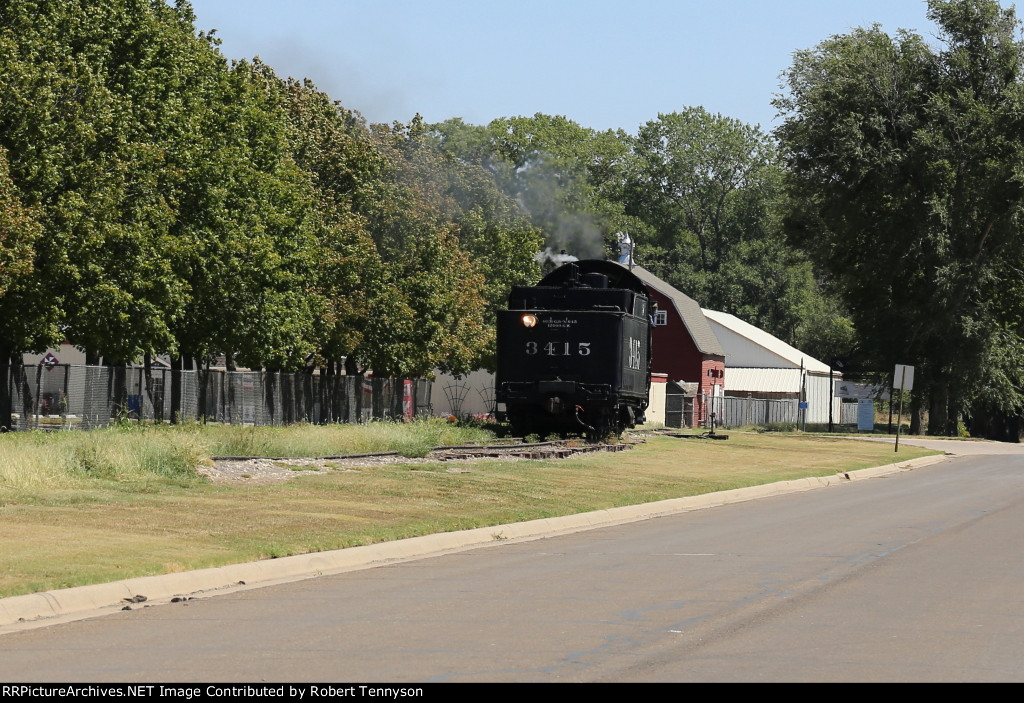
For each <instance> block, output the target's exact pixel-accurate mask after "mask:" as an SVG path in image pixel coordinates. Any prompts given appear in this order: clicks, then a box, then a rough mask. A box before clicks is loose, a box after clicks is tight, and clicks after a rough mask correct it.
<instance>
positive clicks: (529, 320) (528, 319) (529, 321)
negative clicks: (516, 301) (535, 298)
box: [522, 315, 537, 327]
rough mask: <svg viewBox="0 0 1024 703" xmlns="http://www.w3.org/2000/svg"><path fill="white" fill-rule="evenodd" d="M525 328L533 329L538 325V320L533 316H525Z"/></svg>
mask: <svg viewBox="0 0 1024 703" xmlns="http://www.w3.org/2000/svg"><path fill="white" fill-rule="evenodd" d="M522 319H523V327H533V326H534V325H536V324H537V318H536V317H534V316H533V315H523V318H522Z"/></svg>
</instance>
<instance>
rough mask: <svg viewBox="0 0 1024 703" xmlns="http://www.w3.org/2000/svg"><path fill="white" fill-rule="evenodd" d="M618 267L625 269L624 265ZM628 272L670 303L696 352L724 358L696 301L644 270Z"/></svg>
mask: <svg viewBox="0 0 1024 703" xmlns="http://www.w3.org/2000/svg"><path fill="white" fill-rule="evenodd" d="M619 265H620V266H623V267H624V268H626V266H625V265H624V264H619ZM630 270H631V271H632V272H633V275H635V276H636V277H637V278H639V279H640V280H641V281H643V282H644V284H645V285H646V286H647V287H648V288H650V289H651V290H654V291H657V292H658V293H661V294H662V295H664V296H665V297H666V298H668V299H669V300H671V301H672V304H673V306H675V309H676V312H677V313H679V317H680V319H682V321H683V325H685V326H686V331H687V332H689V333H690V337H691V338H692V339H693V343H694V344H695V345H696V347H697V351H699V352H701V353H702V354H713V355H715V356H725V349H723V348H722V345H721V343H720V342H719V341H718V337H716V336H715V333H714V332H713V331H712V330H711V325H710V324H708V320H707V318H706V317H704V312H703V311H702V310H701V309H700V305H698V304H697V301H696V300H694V299H693V298H691V297H690V296H688V295H686V294H685V293H683V292H682V291H680V290H677V289H675V288H673V287H672V286H670V285H669V284H668V283H666V282H665V281H663V280H661V279H660V278H658V277H657V276H655V275H654V274H653V273H651V272H650V271H648V270H647V269H645V268H642V267H640V266H637V265H636V264H634V265H633V268H632V269H630Z"/></svg>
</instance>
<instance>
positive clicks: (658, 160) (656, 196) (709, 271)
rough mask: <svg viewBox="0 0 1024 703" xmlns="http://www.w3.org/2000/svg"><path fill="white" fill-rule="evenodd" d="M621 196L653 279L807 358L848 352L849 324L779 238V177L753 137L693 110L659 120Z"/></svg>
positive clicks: (802, 258)
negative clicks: (638, 233) (637, 227)
mask: <svg viewBox="0 0 1024 703" xmlns="http://www.w3.org/2000/svg"><path fill="white" fill-rule="evenodd" d="M622 197H623V199H624V203H625V207H626V211H627V212H629V213H632V214H634V215H635V216H636V218H637V220H639V221H640V222H642V223H643V225H644V227H643V229H642V230H641V236H640V242H641V246H640V247H639V254H638V260H639V261H640V262H641V263H642V264H643V265H644V266H646V267H648V268H650V269H651V270H652V271H653V272H654V273H656V274H657V275H659V276H660V277H661V278H663V279H665V280H666V281H668V282H669V283H671V284H672V285H674V286H676V287H677V288H679V289H680V290H683V291H686V293H687V294H688V295H690V296H691V297H693V298H694V299H696V300H697V301H698V302H700V304H701V305H703V306H704V307H707V308H712V309H715V310H721V311H724V312H729V313H732V314H734V315H737V316H739V317H740V318H742V319H743V320H745V321H747V322H749V323H751V324H753V325H756V326H758V327H761V328H762V329H765V330H767V331H769V332H771V333H772V334H774V335H776V336H777V337H779V338H781V339H783V340H785V341H786V342H788V343H790V344H793V345H795V346H798V347H800V348H801V349H804V350H806V351H807V352H809V353H811V354H812V355H815V356H818V357H820V358H824V359H830V358H831V357H833V356H840V355H842V356H845V355H846V354H847V353H848V347H849V346H850V344H851V342H852V334H851V332H852V330H851V329H850V325H849V321H848V320H846V319H845V318H844V317H843V315H842V313H841V311H840V309H839V307H838V305H837V304H836V303H835V301H834V299H833V298H832V297H831V296H830V295H829V293H828V291H827V290H826V289H825V288H824V287H823V286H822V285H821V284H820V283H819V281H818V278H817V277H816V276H815V274H814V270H813V267H812V265H811V263H810V261H809V259H808V258H807V256H806V255H804V254H803V253H802V252H801V251H799V250H797V249H795V248H794V247H792V246H791V245H789V243H788V242H787V241H786V239H785V237H784V235H783V231H782V228H781V219H780V216H779V215H780V213H781V212H782V211H783V209H784V206H785V200H784V193H783V188H782V169H781V166H780V164H779V159H778V154H777V150H776V147H775V144H774V143H773V141H772V140H771V138H770V137H769V136H768V135H766V134H764V133H763V132H761V130H760V129H758V128H756V127H752V126H749V125H746V124H744V123H742V122H740V121H739V120H735V119H732V118H728V117H723V116H722V115H712V114H711V113H709V112H707V111H706V110H704V109H703V108H699V107H698V108H688V109H686V110H683V111H681V112H674V113H670V114H662V115H659V117H658V119H656V120H651V121H649V122H647V123H646V124H644V125H643V126H641V127H640V129H639V130H638V132H637V136H636V138H635V139H634V140H633V147H632V158H631V159H630V161H629V163H628V169H627V177H626V179H625V183H624V188H623V196H622Z"/></svg>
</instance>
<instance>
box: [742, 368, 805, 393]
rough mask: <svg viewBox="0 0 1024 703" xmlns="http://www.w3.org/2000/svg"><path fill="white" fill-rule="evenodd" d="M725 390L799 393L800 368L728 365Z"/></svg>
mask: <svg viewBox="0 0 1024 703" xmlns="http://www.w3.org/2000/svg"><path fill="white" fill-rule="evenodd" d="M725 390H726V392H731V391H748V392H751V393H755V392H756V393H799V392H800V369H778V368H775V369H762V368H744V367H732V366H727V367H726V369H725Z"/></svg>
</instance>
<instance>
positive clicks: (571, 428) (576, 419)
mask: <svg viewBox="0 0 1024 703" xmlns="http://www.w3.org/2000/svg"><path fill="white" fill-rule="evenodd" d="M649 305H650V300H649V298H648V296H647V291H646V288H645V287H644V285H643V283H642V282H641V281H640V280H639V279H638V278H637V277H636V276H634V275H633V274H632V273H630V272H629V270H628V269H627V268H625V267H624V266H621V265H619V264H616V263H614V262H609V261H597V260H590V261H580V262H575V263H570V264H566V265H564V266H562V267H560V268H558V269H556V270H555V271H553V272H552V273H550V274H549V275H548V276H546V277H545V278H543V279H542V280H541V281H540V283H538V285H536V286H515V287H513V288H512V291H511V293H510V295H509V305H508V310H504V311H501V312H499V313H498V326H497V333H498V340H497V341H498V364H497V374H496V378H495V385H496V397H497V401H498V410H499V413H500V414H503V415H504V417H503V418H502V417H501V415H499V419H506V420H507V421H508V422H509V423H510V424H511V425H512V429H513V431H514V432H516V433H517V434H519V435H521V436H525V435H527V434H532V433H543V434H546V433H549V432H557V433H561V434H568V433H580V434H586V435H587V436H588V437H593V438H599V437H604V436H607V435H609V434H616V435H617V434H620V433H621V432H622V431H623V430H624V429H626V428H628V427H634V426H635V425H636V424H638V423H642V422H643V421H644V410H645V409H646V408H647V398H648V391H649V390H650V358H651V354H650V319H649V312H650V311H649Z"/></svg>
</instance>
